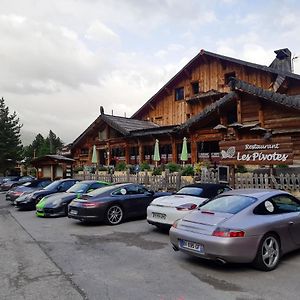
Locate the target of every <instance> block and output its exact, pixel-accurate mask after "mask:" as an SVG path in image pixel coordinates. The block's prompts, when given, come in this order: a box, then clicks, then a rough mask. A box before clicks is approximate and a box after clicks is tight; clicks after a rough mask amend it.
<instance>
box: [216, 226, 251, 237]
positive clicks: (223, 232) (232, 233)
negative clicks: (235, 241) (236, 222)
mask: <svg viewBox="0 0 300 300" xmlns="http://www.w3.org/2000/svg"><path fill="white" fill-rule="evenodd" d="M212 235H213V236H218V237H229V238H235V237H244V236H245V231H243V230H235V229H228V228H217V229H216V230H215V231H214V232H213V234H212Z"/></svg>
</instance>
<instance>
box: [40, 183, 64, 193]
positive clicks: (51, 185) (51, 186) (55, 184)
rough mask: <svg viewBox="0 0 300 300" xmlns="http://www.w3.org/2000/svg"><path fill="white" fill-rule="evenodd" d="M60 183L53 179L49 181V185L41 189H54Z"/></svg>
mask: <svg viewBox="0 0 300 300" xmlns="http://www.w3.org/2000/svg"><path fill="white" fill-rule="evenodd" d="M60 184H61V181H54V182H52V183H50V184H49V185H47V186H45V187H44V188H43V190H47V191H51V190H55V189H56V188H57V187H58V186H59V185H60Z"/></svg>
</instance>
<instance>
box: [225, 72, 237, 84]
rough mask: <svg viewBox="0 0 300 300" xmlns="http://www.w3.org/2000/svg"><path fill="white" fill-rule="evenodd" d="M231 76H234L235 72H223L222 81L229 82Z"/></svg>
mask: <svg viewBox="0 0 300 300" xmlns="http://www.w3.org/2000/svg"><path fill="white" fill-rule="evenodd" d="M231 77H236V76H235V72H230V73H225V74H224V82H225V84H228V83H229V81H230V79H231Z"/></svg>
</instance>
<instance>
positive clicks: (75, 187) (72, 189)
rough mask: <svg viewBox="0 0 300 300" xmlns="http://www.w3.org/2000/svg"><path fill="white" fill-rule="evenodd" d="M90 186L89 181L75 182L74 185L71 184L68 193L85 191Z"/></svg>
mask: <svg viewBox="0 0 300 300" xmlns="http://www.w3.org/2000/svg"><path fill="white" fill-rule="evenodd" d="M88 186H89V185H88V184H87V183H81V182H78V183H76V184H74V185H73V186H71V187H70V188H69V189H68V190H67V193H84V192H85V191H86V190H87V188H88Z"/></svg>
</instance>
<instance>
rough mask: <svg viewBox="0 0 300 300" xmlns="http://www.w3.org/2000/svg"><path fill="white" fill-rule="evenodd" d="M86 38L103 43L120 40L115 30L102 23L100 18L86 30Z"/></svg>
mask: <svg viewBox="0 0 300 300" xmlns="http://www.w3.org/2000/svg"><path fill="white" fill-rule="evenodd" d="M86 38H87V39H92V40H95V41H98V42H101V43H107V42H108V43H111V42H112V43H114V42H119V41H120V38H119V36H118V34H116V33H115V32H114V31H113V30H111V29H110V28H109V27H107V26H106V25H105V24H103V23H101V22H100V21H99V20H96V21H94V22H93V23H92V24H91V25H90V26H89V28H88V29H87V32H86Z"/></svg>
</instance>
